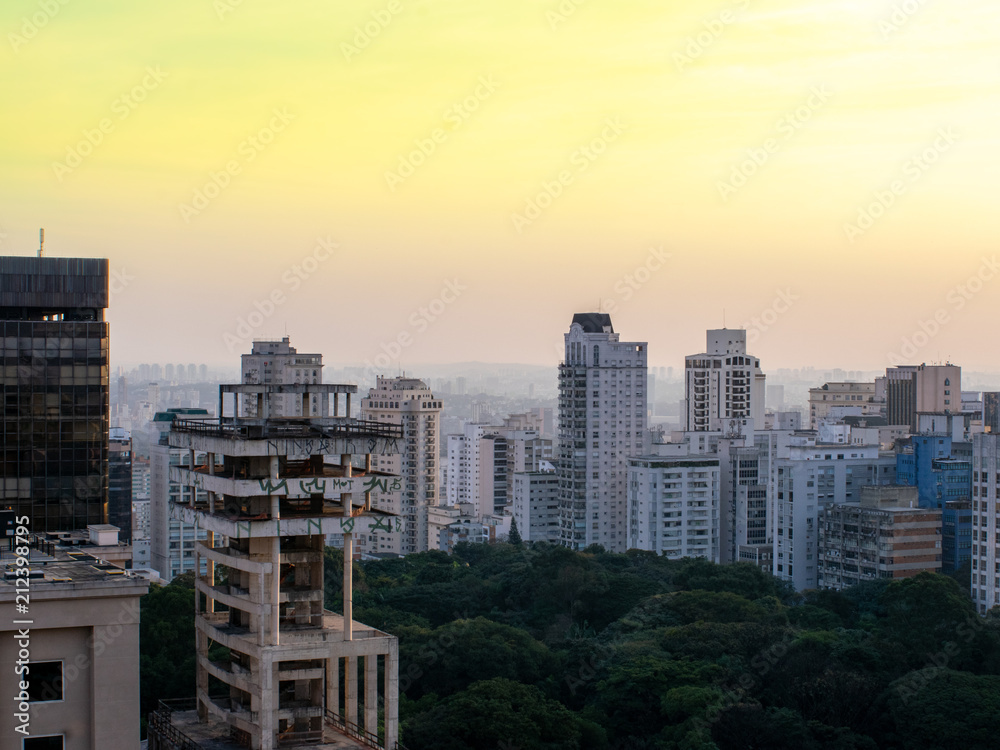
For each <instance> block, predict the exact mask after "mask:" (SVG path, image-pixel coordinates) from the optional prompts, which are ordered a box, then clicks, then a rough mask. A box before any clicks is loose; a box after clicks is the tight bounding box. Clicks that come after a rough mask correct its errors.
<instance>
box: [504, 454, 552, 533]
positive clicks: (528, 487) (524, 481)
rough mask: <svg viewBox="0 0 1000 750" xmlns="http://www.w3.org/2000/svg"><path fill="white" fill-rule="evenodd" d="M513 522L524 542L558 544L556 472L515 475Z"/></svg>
mask: <svg viewBox="0 0 1000 750" xmlns="http://www.w3.org/2000/svg"><path fill="white" fill-rule="evenodd" d="M550 466H551V464H550ZM514 522H515V523H516V524H517V532H518V533H519V534H520V535H521V539H522V540H523V541H525V542H551V543H552V544H558V543H559V477H558V476H557V475H556V472H555V470H554V468H553V469H551V470H549V471H527V472H518V473H516V474H514Z"/></svg>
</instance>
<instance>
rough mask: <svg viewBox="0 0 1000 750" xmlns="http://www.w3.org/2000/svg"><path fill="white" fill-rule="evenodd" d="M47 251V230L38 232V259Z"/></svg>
mask: <svg viewBox="0 0 1000 750" xmlns="http://www.w3.org/2000/svg"><path fill="white" fill-rule="evenodd" d="M44 250H45V230H44V229H39V230H38V257H39V258H41V257H42V252H43V251H44Z"/></svg>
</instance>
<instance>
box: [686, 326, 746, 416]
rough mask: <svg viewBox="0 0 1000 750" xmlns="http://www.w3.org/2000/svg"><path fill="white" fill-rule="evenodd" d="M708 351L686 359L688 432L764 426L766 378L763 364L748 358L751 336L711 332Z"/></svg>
mask: <svg viewBox="0 0 1000 750" xmlns="http://www.w3.org/2000/svg"><path fill="white" fill-rule="evenodd" d="M706 338H707V346H706V350H705V352H704V353H702V354H692V355H689V356H687V357H685V358H684V407H685V408H684V413H683V415H682V417H683V426H684V429H685V430H686V431H714V430H727V429H731V428H732V427H734V426H735V425H740V424H742V425H744V426H745V425H746V424H747V422H746V420H754V424H756V425H757V427H758V428H760V427H761V426H763V424H764V394H765V392H766V389H765V376H764V373H763V372H761V369H760V360H759V359H757V358H756V357H753V356H751V355H749V354H747V332H746V331H744V330H742V329H737V330H732V329H728V328H721V329H714V330H710V331H708V334H707V337H706Z"/></svg>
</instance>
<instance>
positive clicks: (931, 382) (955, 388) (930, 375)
mask: <svg viewBox="0 0 1000 750" xmlns="http://www.w3.org/2000/svg"><path fill="white" fill-rule="evenodd" d="M885 377H886V389H885V396H886V413H887V417H888V421H889V424H905V425H909V426H910V432H914V433H915V432H917V423H918V415H920V414H960V413H961V412H962V368H961V367H959V366H958V365H951V364H947V365H925V364H921V365H902V366H900V367H890V368H889V369H887V370H886V371H885Z"/></svg>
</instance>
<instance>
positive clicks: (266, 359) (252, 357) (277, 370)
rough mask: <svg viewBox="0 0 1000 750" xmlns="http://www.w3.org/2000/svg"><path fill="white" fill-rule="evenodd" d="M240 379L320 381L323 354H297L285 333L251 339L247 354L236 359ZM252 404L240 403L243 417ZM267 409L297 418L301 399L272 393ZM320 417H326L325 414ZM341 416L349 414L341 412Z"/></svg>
mask: <svg viewBox="0 0 1000 750" xmlns="http://www.w3.org/2000/svg"><path fill="white" fill-rule="evenodd" d="M240 359H241V362H240V371H241V378H240V379H241V381H242V382H244V383H293V384H302V383H322V382H323V355H322V354H299V353H298V352H297V351H296V350H295V347H294V346H292V345H291V340H290V339H289V337H288V336H285V337H284V338H282V339H280V340H275V341H271V340H263V339H262V340H257V341H254V342H253V345H252V347H251V350H250V354H244V355H242V357H241V358H240ZM316 399H317V397H315V396H314V397H313V399H312V413H313V414H314V415H316V414H317V409H318V407H319V402H318V401H317V400H316ZM255 408H256V405H255V404H252V403H245V404H244V416H250V413H249V412H250V411H251V410H253V409H255ZM271 408H273V409H275V411H276V413H275V414H274V415H273V416H287V417H301V416H309V415H308V414H306V415H303V414H302V398H301V396H299V395H294V394H288V395H274V396H273V397H272V400H271ZM322 416H326V415H325V414H324V415H322ZM344 416H350V415H349V414H348V415H344Z"/></svg>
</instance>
